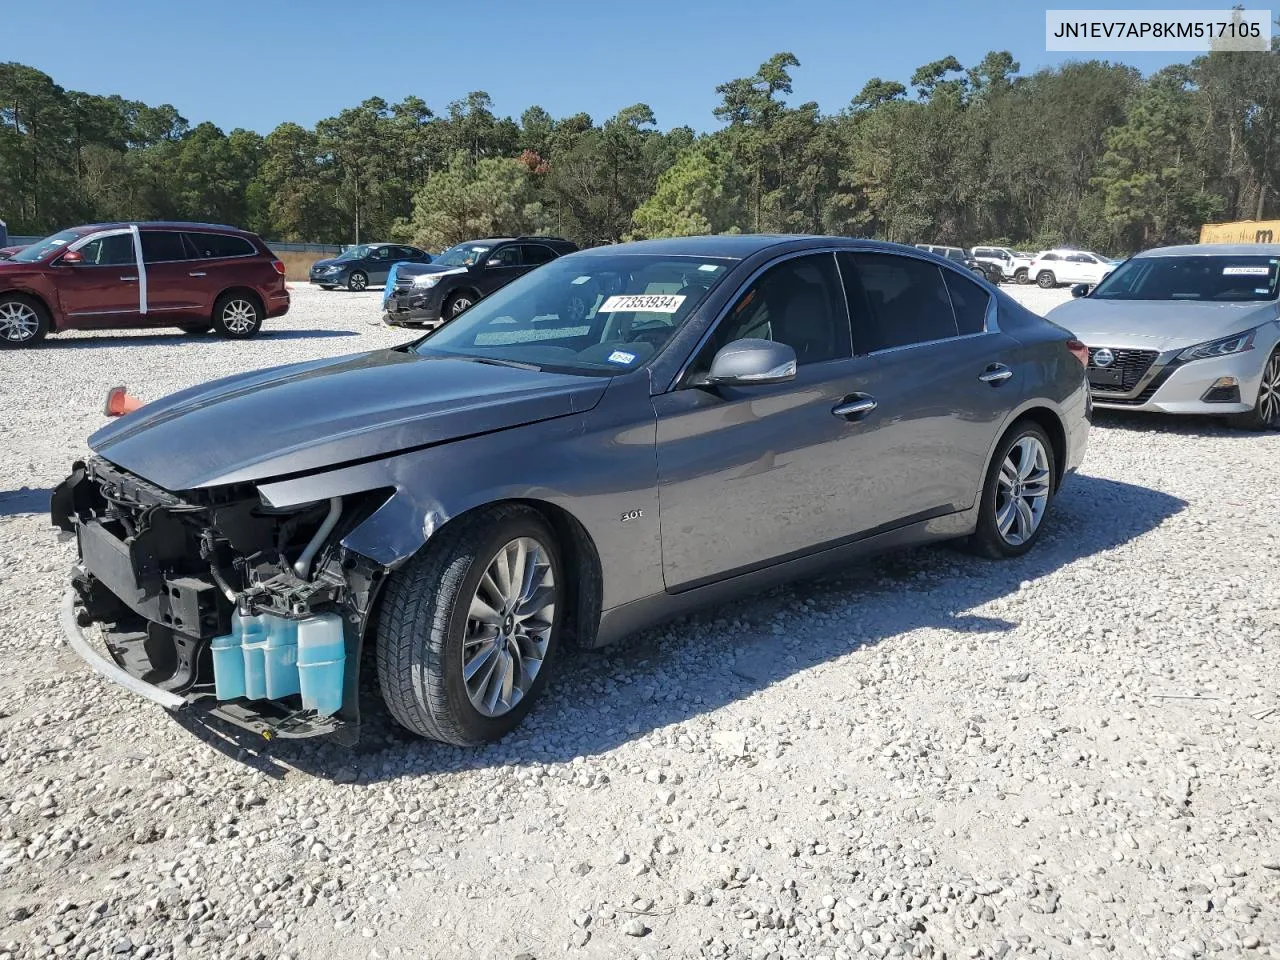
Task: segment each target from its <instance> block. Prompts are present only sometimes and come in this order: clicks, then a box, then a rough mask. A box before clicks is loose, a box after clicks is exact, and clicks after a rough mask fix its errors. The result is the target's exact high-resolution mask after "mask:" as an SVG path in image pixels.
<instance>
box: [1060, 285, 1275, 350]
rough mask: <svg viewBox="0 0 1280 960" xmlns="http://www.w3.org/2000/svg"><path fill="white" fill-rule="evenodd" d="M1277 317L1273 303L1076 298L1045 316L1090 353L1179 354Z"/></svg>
mask: <svg viewBox="0 0 1280 960" xmlns="http://www.w3.org/2000/svg"><path fill="white" fill-rule="evenodd" d="M1276 315H1277V307H1276V303H1275V301H1268V302H1265V303H1258V302H1253V303H1204V302H1193V301H1187V300H1174V301H1163V300H1161V301H1157V300H1095V299H1093V298H1091V297H1081V298H1080V299H1078V300H1072V301H1070V302H1068V303H1064V304H1062V305H1061V306H1060V307H1057V308H1056V309H1054V310H1051V311H1049V319H1050V320H1052V321H1053V322H1054V323H1056V324H1058V325H1059V326H1062V327H1066V328H1067V329H1068V330H1070V331H1071V332H1072V333H1073V334H1074V335H1075V336H1076V337H1077V338H1078V339H1080V340H1083V341H1084V342H1085V343H1086V344H1088V345H1089V346H1091V347H1103V346H1105V347H1131V348H1134V349H1139V350H1160V351H1165V350H1180V349H1182V348H1184V347H1191V346H1194V345H1195V344H1197V343H1205V342H1206V341H1209V340H1217V339H1218V338H1220V337H1229V336H1231V335H1232V334H1233V333H1241V332H1243V331H1245V330H1249V329H1252V328H1253V327H1256V326H1259V325H1260V324H1263V323H1266V322H1267V321H1268V320H1274V319H1275V318H1276Z"/></svg>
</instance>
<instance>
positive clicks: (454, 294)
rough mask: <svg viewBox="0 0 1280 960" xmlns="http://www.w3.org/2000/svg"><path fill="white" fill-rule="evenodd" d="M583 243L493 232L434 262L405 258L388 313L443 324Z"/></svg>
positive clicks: (400, 319) (403, 321) (392, 319)
mask: <svg viewBox="0 0 1280 960" xmlns="http://www.w3.org/2000/svg"><path fill="white" fill-rule="evenodd" d="M577 249H578V247H577V244H574V243H571V242H570V241H568V240H562V239H561V238H560V237H489V238H487V239H485V240H470V241H468V242H467V243H460V244H458V245H457V246H456V247H450V248H449V249H448V250H446V251H445V252H444V253H442V254H440V256H438V257H436V258H435V260H433V261H432V262H431V263H429V264H407V263H406V264H401V266H400V267H399V269H397V270H396V285H395V289H394V291H392V292H391V293H390V294H389V295H388V296H387V298H386V304H385V306H386V311H387V313H386V318H385V319H386V321H387V323H390V324H394V325H396V326H405V325H409V324H414V325H418V324H420V325H423V326H426V327H431V328H434V327H438V326H440V325H441V324H444V323H448V322H449V321H450V320H452V319H453V318H454V317H456V316H457V315H458V314H460V313H461V312H462V311H463V310H465V309H467V307H469V306H471V305H472V304H473V303H475V302H476V301H477V300H482V299H484V298H485V297H487V296H488V295H489V294H491V293H493V291H495V290H497V289H499V288H500V287H504V286H506V285H507V284H508V283H510V282H511V281H512V280H514V279H515V278H516V277H520V276H524V274H526V273H528V272H529V271H530V270H532V269H533V268H534V267H537V266H540V265H541V264H544V263H549V262H550V261H552V260H554V259H556V258H557V257H563V256H564V255H565V254H566V253H573V252H574V251H575V250H577ZM584 313H585V310H584Z"/></svg>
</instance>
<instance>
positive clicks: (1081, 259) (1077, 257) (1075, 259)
mask: <svg viewBox="0 0 1280 960" xmlns="http://www.w3.org/2000/svg"><path fill="white" fill-rule="evenodd" d="M1067 259H1068V260H1070V261H1071V262H1072V263H1095V262H1096V261H1095V260H1094V259H1093V257H1091V256H1089V255H1088V254H1087V253H1073V254H1072V255H1071V256H1069V257H1067Z"/></svg>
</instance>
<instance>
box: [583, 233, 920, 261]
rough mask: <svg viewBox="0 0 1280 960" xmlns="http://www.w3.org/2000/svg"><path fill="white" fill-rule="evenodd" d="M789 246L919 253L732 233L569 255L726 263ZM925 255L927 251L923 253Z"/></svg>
mask: <svg viewBox="0 0 1280 960" xmlns="http://www.w3.org/2000/svg"><path fill="white" fill-rule="evenodd" d="M782 246H788V247H791V248H792V249H795V250H804V249H806V248H809V247H831V246H838V247H843V246H848V247H850V248H854V247H856V248H858V249H860V250H876V251H884V252H886V253H905V252H910V253H914V254H918V253H920V252H922V251H919V250H917V249H916V248H915V247H909V246H906V245H905V244H900V243H886V242H884V241H882V240H863V239H859V238H855V237H824V236H817V235H814V234H794V233H733V234H717V235H714V236H700V237H667V238H664V239H661V240H636V241H634V242H632V243H617V244H608V245H606V246H602V247H591V248H589V249H587V250H579V251H578V252H577V253H574V254H571V256H574V257H599V256H609V255H610V254H615V253H621V254H650V255H654V256H671V257H717V258H720V259H725V260H745V259H746V258H747V257H749V256H751V255H753V254H755V253H759V252H760V251H761V250H767V249H769V248H771V247H782ZM923 252H927V251H923Z"/></svg>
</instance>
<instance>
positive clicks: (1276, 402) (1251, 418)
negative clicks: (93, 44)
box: [0, 307, 1280, 430]
mask: <svg viewBox="0 0 1280 960" xmlns="http://www.w3.org/2000/svg"><path fill="white" fill-rule="evenodd" d="M2 309H3V307H0V310H2ZM1229 419H1230V421H1231V423H1232V425H1233V426H1236V427H1240V428H1241V429H1243V430H1280V347H1276V349H1275V350H1273V351H1271V356H1270V357H1269V358H1268V359H1267V365H1266V366H1265V367H1263V368H1262V380H1261V381H1260V382H1259V383H1258V399H1257V400H1256V401H1255V402H1254V404H1253V409H1252V410H1250V411H1249V412H1248V413H1240V414H1236V415H1235V416H1233V417H1231V418H1229Z"/></svg>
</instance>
